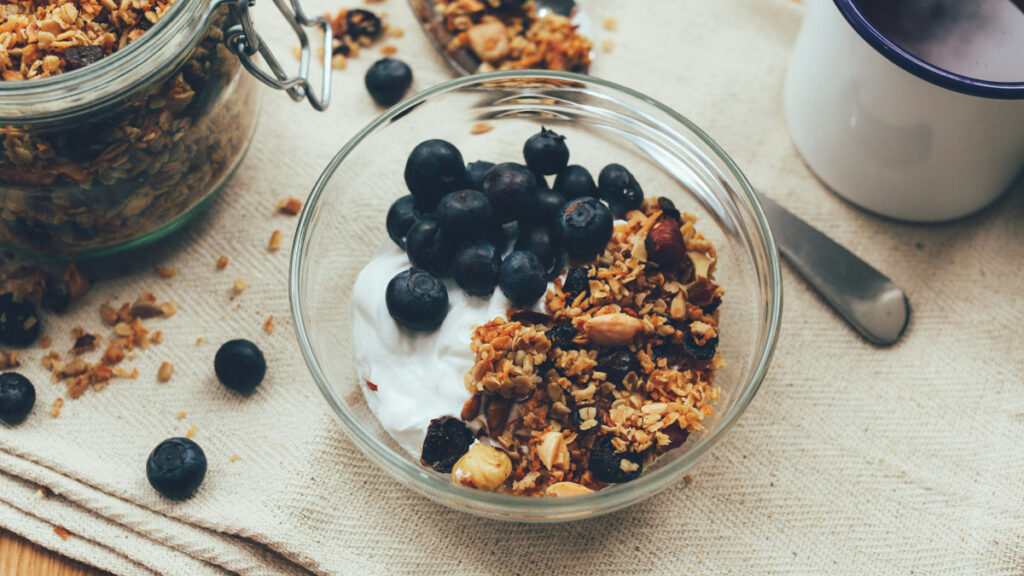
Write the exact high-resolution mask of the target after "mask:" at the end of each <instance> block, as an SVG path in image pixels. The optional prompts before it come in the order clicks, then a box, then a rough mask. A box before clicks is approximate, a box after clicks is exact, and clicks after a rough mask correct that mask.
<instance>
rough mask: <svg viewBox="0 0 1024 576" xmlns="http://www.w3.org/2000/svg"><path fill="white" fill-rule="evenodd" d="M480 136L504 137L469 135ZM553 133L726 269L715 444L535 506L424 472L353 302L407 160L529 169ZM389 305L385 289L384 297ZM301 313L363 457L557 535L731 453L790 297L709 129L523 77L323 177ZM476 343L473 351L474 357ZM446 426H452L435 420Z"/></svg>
mask: <svg viewBox="0 0 1024 576" xmlns="http://www.w3.org/2000/svg"><path fill="white" fill-rule="evenodd" d="M478 123H484V124H487V125H490V126H492V127H493V130H491V131H489V132H486V133H484V134H471V131H472V129H473V127H474V126H475V125H476V124H478ZM541 125H544V126H546V127H548V128H551V129H553V130H555V131H557V132H559V133H560V134H563V135H565V136H566V138H567V142H568V144H569V149H570V152H571V158H570V162H571V163H574V164H582V165H583V166H586V167H587V168H588V169H590V171H591V172H592V173H593V174H595V175H596V174H597V172H598V171H599V170H600V169H601V167H603V166H604V165H605V164H608V163H611V162H618V163H620V164H623V165H625V166H627V167H628V168H629V169H630V170H631V171H632V172H633V174H635V175H636V178H637V180H638V181H639V182H640V183H641V184H642V186H643V188H644V191H645V193H646V195H647V196H648V197H652V196H666V197H668V198H669V199H671V200H672V201H673V202H674V203H675V205H676V206H677V207H678V208H679V209H680V210H683V211H687V212H692V213H695V214H696V215H697V216H698V218H699V219H698V222H697V227H698V229H699V230H701V231H702V232H703V233H704V234H705V235H706V236H707V237H708V238H709V239H711V240H712V241H713V242H714V244H715V246H716V248H717V250H718V256H719V263H718V268H717V279H718V282H719V283H720V284H721V285H722V286H723V287H724V288H725V290H726V294H725V297H724V298H723V302H722V305H721V323H720V327H721V336H720V343H719V350H720V352H721V354H722V356H723V358H724V359H725V361H726V364H727V365H726V366H725V367H724V368H722V369H721V370H720V371H719V372H718V375H717V376H716V384H717V385H718V386H719V387H720V388H721V397H720V399H719V401H718V403H717V404H716V405H715V408H716V413H715V414H714V415H713V416H711V417H709V418H707V419H706V420H705V429H704V430H702V431H701V432H700V433H696V434H691V435H690V437H689V438H688V439H687V441H686V443H685V444H684V445H683V446H681V447H680V448H677V449H675V450H673V451H671V452H669V453H667V454H665V455H663V456H661V457H660V458H658V459H657V460H656V461H655V462H654V464H653V465H651V466H649V467H648V469H647V470H645V471H644V474H643V475H642V476H641V477H640V478H638V479H637V480H634V481H632V482H628V483H625V484H618V485H613V486H610V487H608V488H606V489H604V490H601V491H598V492H596V493H593V494H587V495H584V496H574V497H569V498H529V497H523V496H514V495H510V494H500V493H493V492H484V491H479V490H474V489H471V488H466V487H463V486H459V485H456V484H454V483H452V481H451V480H450V478H449V475H447V474H439V473H436V472H434V471H432V470H430V469H428V468H426V467H424V466H422V465H421V464H420V463H419V462H418V461H417V459H416V458H414V457H412V456H410V455H409V454H408V453H407V452H405V451H404V450H403V449H402V448H400V447H399V446H398V445H397V444H396V443H395V442H394V440H392V438H391V437H390V436H389V435H388V433H387V432H386V431H385V430H384V429H383V428H382V427H381V426H380V424H379V423H378V421H377V419H376V417H375V416H374V415H373V414H372V413H371V412H370V410H369V408H368V407H367V404H366V402H365V400H364V397H363V392H362V383H361V382H359V380H358V377H357V375H356V370H355V367H354V360H353V353H352V347H351V341H352V338H353V334H352V333H351V320H352V310H351V304H350V295H351V291H352V285H353V283H354V281H355V279H356V275H357V274H358V272H359V271H360V270H361V269H362V268H363V266H364V265H365V264H366V263H367V262H368V261H369V259H370V258H371V256H372V255H373V254H374V252H375V251H376V249H377V247H378V246H379V245H380V244H381V243H385V242H391V240H390V239H389V238H388V235H387V232H386V231H385V227H384V217H385V215H386V213H387V210H388V207H389V206H390V205H391V203H392V202H393V201H394V200H395V199H397V198H398V197H400V196H402V195H404V194H407V193H408V192H407V190H406V187H405V184H404V180H403V175H402V173H403V169H404V166H405V159H406V157H407V155H408V154H409V152H410V151H411V150H412V148H413V147H414V146H415V145H416V144H418V143H419V142H421V141H423V140H426V139H429V138H442V139H445V140H448V141H450V142H452V143H453V144H455V145H456V146H457V147H458V148H459V149H460V150H461V151H462V153H463V157H464V159H465V160H466V161H467V162H470V161H474V160H478V159H487V160H491V161H494V162H503V161H516V160H518V159H521V154H522V145H523V142H524V141H525V140H526V139H527V137H528V136H530V135H531V134H533V133H536V132H537V131H539V130H540V127H541ZM381 288H382V289H383V286H382V287H381ZM290 290H291V304H292V314H293V316H294V319H295V325H296V328H297V334H298V338H299V345H300V347H301V349H302V353H303V355H304V357H305V359H306V363H307V364H308V365H309V369H310V371H311V372H312V373H313V377H314V379H315V380H316V382H317V384H318V385H319V387H320V390H321V391H322V392H323V395H324V397H325V398H326V399H327V402H328V404H330V407H331V409H332V410H333V411H334V413H335V415H336V416H337V418H338V421H339V422H341V425H342V427H343V428H344V429H345V431H346V432H347V434H348V438H349V439H350V440H351V441H352V443H353V444H355V445H356V446H358V447H359V448H360V449H362V450H363V451H364V452H365V453H366V454H367V456H368V457H369V458H370V459H371V460H372V461H374V462H376V463H377V464H378V465H380V466H381V467H382V468H383V469H385V470H386V471H387V472H389V473H390V474H391V475H392V476H394V477H395V478H397V479H398V481H399V482H401V483H402V484H404V485H406V486H408V487H410V488H412V489H413V490H415V491H417V492H419V493H421V494H423V495H425V496H427V497H429V498H431V499H433V500H436V501H438V502H441V503H443V504H446V505H448V506H451V507H453V508H456V509H460V510H464V511H468V512H472V513H475V514H479V515H482V516H488V517H492V518H501V519H513V520H520V521H538V522H539V521H560V520H571V519H577V518H583V517H587V516H594V515H596V514H602V513H607V512H611V511H613V510H617V509H620V508H623V507H625V506H629V505H630V504H633V503H635V502H638V501H640V500H643V499H645V498H647V497H650V496H651V495H653V494H655V493H657V492H659V491H660V490H662V489H664V488H665V487H667V486H669V485H670V484H672V483H673V482H675V481H676V480H678V479H679V478H681V477H682V476H683V474H684V473H685V471H686V470H687V469H688V468H690V467H691V466H693V465H694V463H696V462H697V460H699V459H700V458H701V457H702V456H703V455H704V454H706V453H707V452H708V450H710V449H711V448H712V447H713V446H714V445H715V444H717V443H718V441H719V440H721V439H722V438H723V437H724V436H725V433H726V432H727V431H728V430H729V428H730V427H731V426H732V425H733V424H734V423H735V422H736V420H737V419H738V418H739V416H740V415H741V414H742V413H743V411H744V409H745V408H746V407H747V405H748V404H749V403H750V401H751V400H752V399H753V397H754V394H755V393H756V392H757V389H758V387H759V386H760V385H761V381H762V379H763V378H764V375H765V372H766V370H767V369H768V364H769V361H770V360H771V356H772V351H773V350H774V347H775V342H776V338H777V336H778V330H779V320H780V316H781V305H782V287H781V284H780V277H779V262H778V256H777V252H776V248H775V243H774V241H773V239H772V235H771V232H770V230H769V229H768V224H767V221H766V220H765V217H764V214H763V212H762V211H761V207H760V205H759V204H758V201H757V199H756V198H755V197H754V193H753V191H752V190H751V187H750V184H749V183H748V182H747V179H746V178H745V177H744V176H743V174H742V173H741V172H740V170H739V168H737V167H736V165H735V164H734V163H733V161H732V160H731V159H730V158H729V157H728V156H727V155H726V154H725V152H723V151H722V150H721V149H720V148H719V147H718V145H716V144H715V143H714V142H713V141H712V140H711V138H709V137H708V136H707V135H706V134H705V133H704V132H702V131H701V130H700V128H698V127H696V126H694V125H693V123H691V122H690V121H689V120H687V119H686V118H684V117H682V116H680V115H679V114H678V113H676V112H675V111H673V110H671V109H670V108H668V107H666V106H664V105H662V104H660V103H658V102H656V101H654V100H652V99H650V98H648V97H646V96H644V95H642V94H639V93H637V92H635V91H633V90H630V89H629V88H626V87H623V86H619V85H616V84H613V83H611V82H608V81H605V80H600V79H598V78H592V77H588V76H580V75H575V74H566V73H555V72H538V71H513V72H497V73H492V74H484V75H479V76H471V77H466V78H461V79H457V80H453V81H451V82H446V83H444V84H441V85H438V86H435V87H433V88H431V89H429V90H426V91H425V92H422V93H420V94H418V95H416V96H414V97H412V98H410V99H408V100H406V101H404V102H402V103H401V104H399V105H398V106H396V107H394V108H392V109H390V110H388V111H387V112H386V113H385V114H383V115H382V116H380V117H379V118H377V119H376V120H374V121H373V122H371V123H370V124H369V125H368V126H367V127H365V128H364V129H363V130H361V131H360V132H359V133H358V134H356V136H355V137H354V138H352V140H350V141H349V142H348V144H346V145H345V146H344V147H343V148H342V149H341V150H340V151H339V152H338V154H337V155H336V156H335V157H334V159H333V160H332V161H331V163H330V164H329V165H328V166H327V169H326V170H324V173H323V174H322V175H321V176H320V179H319V181H318V182H317V184H316V186H315V187H314V189H313V192H312V194H310V197H309V199H308V201H307V202H306V205H305V207H304V209H303V211H302V214H301V217H300V221H299V224H298V231H297V233H296V236H295V243H294V246H293V248H292V257H291V279H290ZM469 336H470V335H469V334H467V335H466V345H467V346H468V345H469ZM438 416H440V414H439V415H438Z"/></svg>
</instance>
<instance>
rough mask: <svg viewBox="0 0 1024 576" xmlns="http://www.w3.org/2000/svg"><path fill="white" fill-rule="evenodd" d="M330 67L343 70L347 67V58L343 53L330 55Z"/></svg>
mask: <svg viewBox="0 0 1024 576" xmlns="http://www.w3.org/2000/svg"><path fill="white" fill-rule="evenodd" d="M331 68H334V69H335V70H344V69H345V68H348V58H346V57H345V55H344V54H335V55H334V56H331Z"/></svg>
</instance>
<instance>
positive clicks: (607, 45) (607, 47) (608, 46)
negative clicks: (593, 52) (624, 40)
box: [601, 40, 615, 52]
mask: <svg viewBox="0 0 1024 576" xmlns="http://www.w3.org/2000/svg"><path fill="white" fill-rule="evenodd" d="M614 48H615V41H614V40H605V41H604V42H601V49H602V50H604V51H605V52H611V51H612V49H614Z"/></svg>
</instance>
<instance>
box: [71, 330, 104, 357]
mask: <svg viewBox="0 0 1024 576" xmlns="http://www.w3.org/2000/svg"><path fill="white" fill-rule="evenodd" d="M98 341H99V338H98V337H97V336H96V335H95V334H82V335H80V336H78V337H76V338H75V344H74V346H72V347H71V353H72V354H73V355H75V356H81V355H82V354H85V353H86V352H92V351H93V350H95V349H96V343H97V342H98Z"/></svg>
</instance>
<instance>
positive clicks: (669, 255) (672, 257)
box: [644, 220, 686, 264]
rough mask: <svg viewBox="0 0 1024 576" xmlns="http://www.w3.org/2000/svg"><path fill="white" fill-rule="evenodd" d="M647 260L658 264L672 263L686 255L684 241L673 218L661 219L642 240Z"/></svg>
mask: <svg viewBox="0 0 1024 576" xmlns="http://www.w3.org/2000/svg"><path fill="white" fill-rule="evenodd" d="M644 247H645V248H646V249H647V260H649V261H651V262H657V263H658V264H672V263H674V262H678V261H680V260H682V258H683V256H685V255H686V241H685V240H683V233H682V232H681V231H680V230H679V224H678V223H676V222H675V221H673V220H661V221H659V222H658V223H656V224H655V225H654V226H653V227H651V231H650V232H648V233H647V239H646V240H645V241H644Z"/></svg>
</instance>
